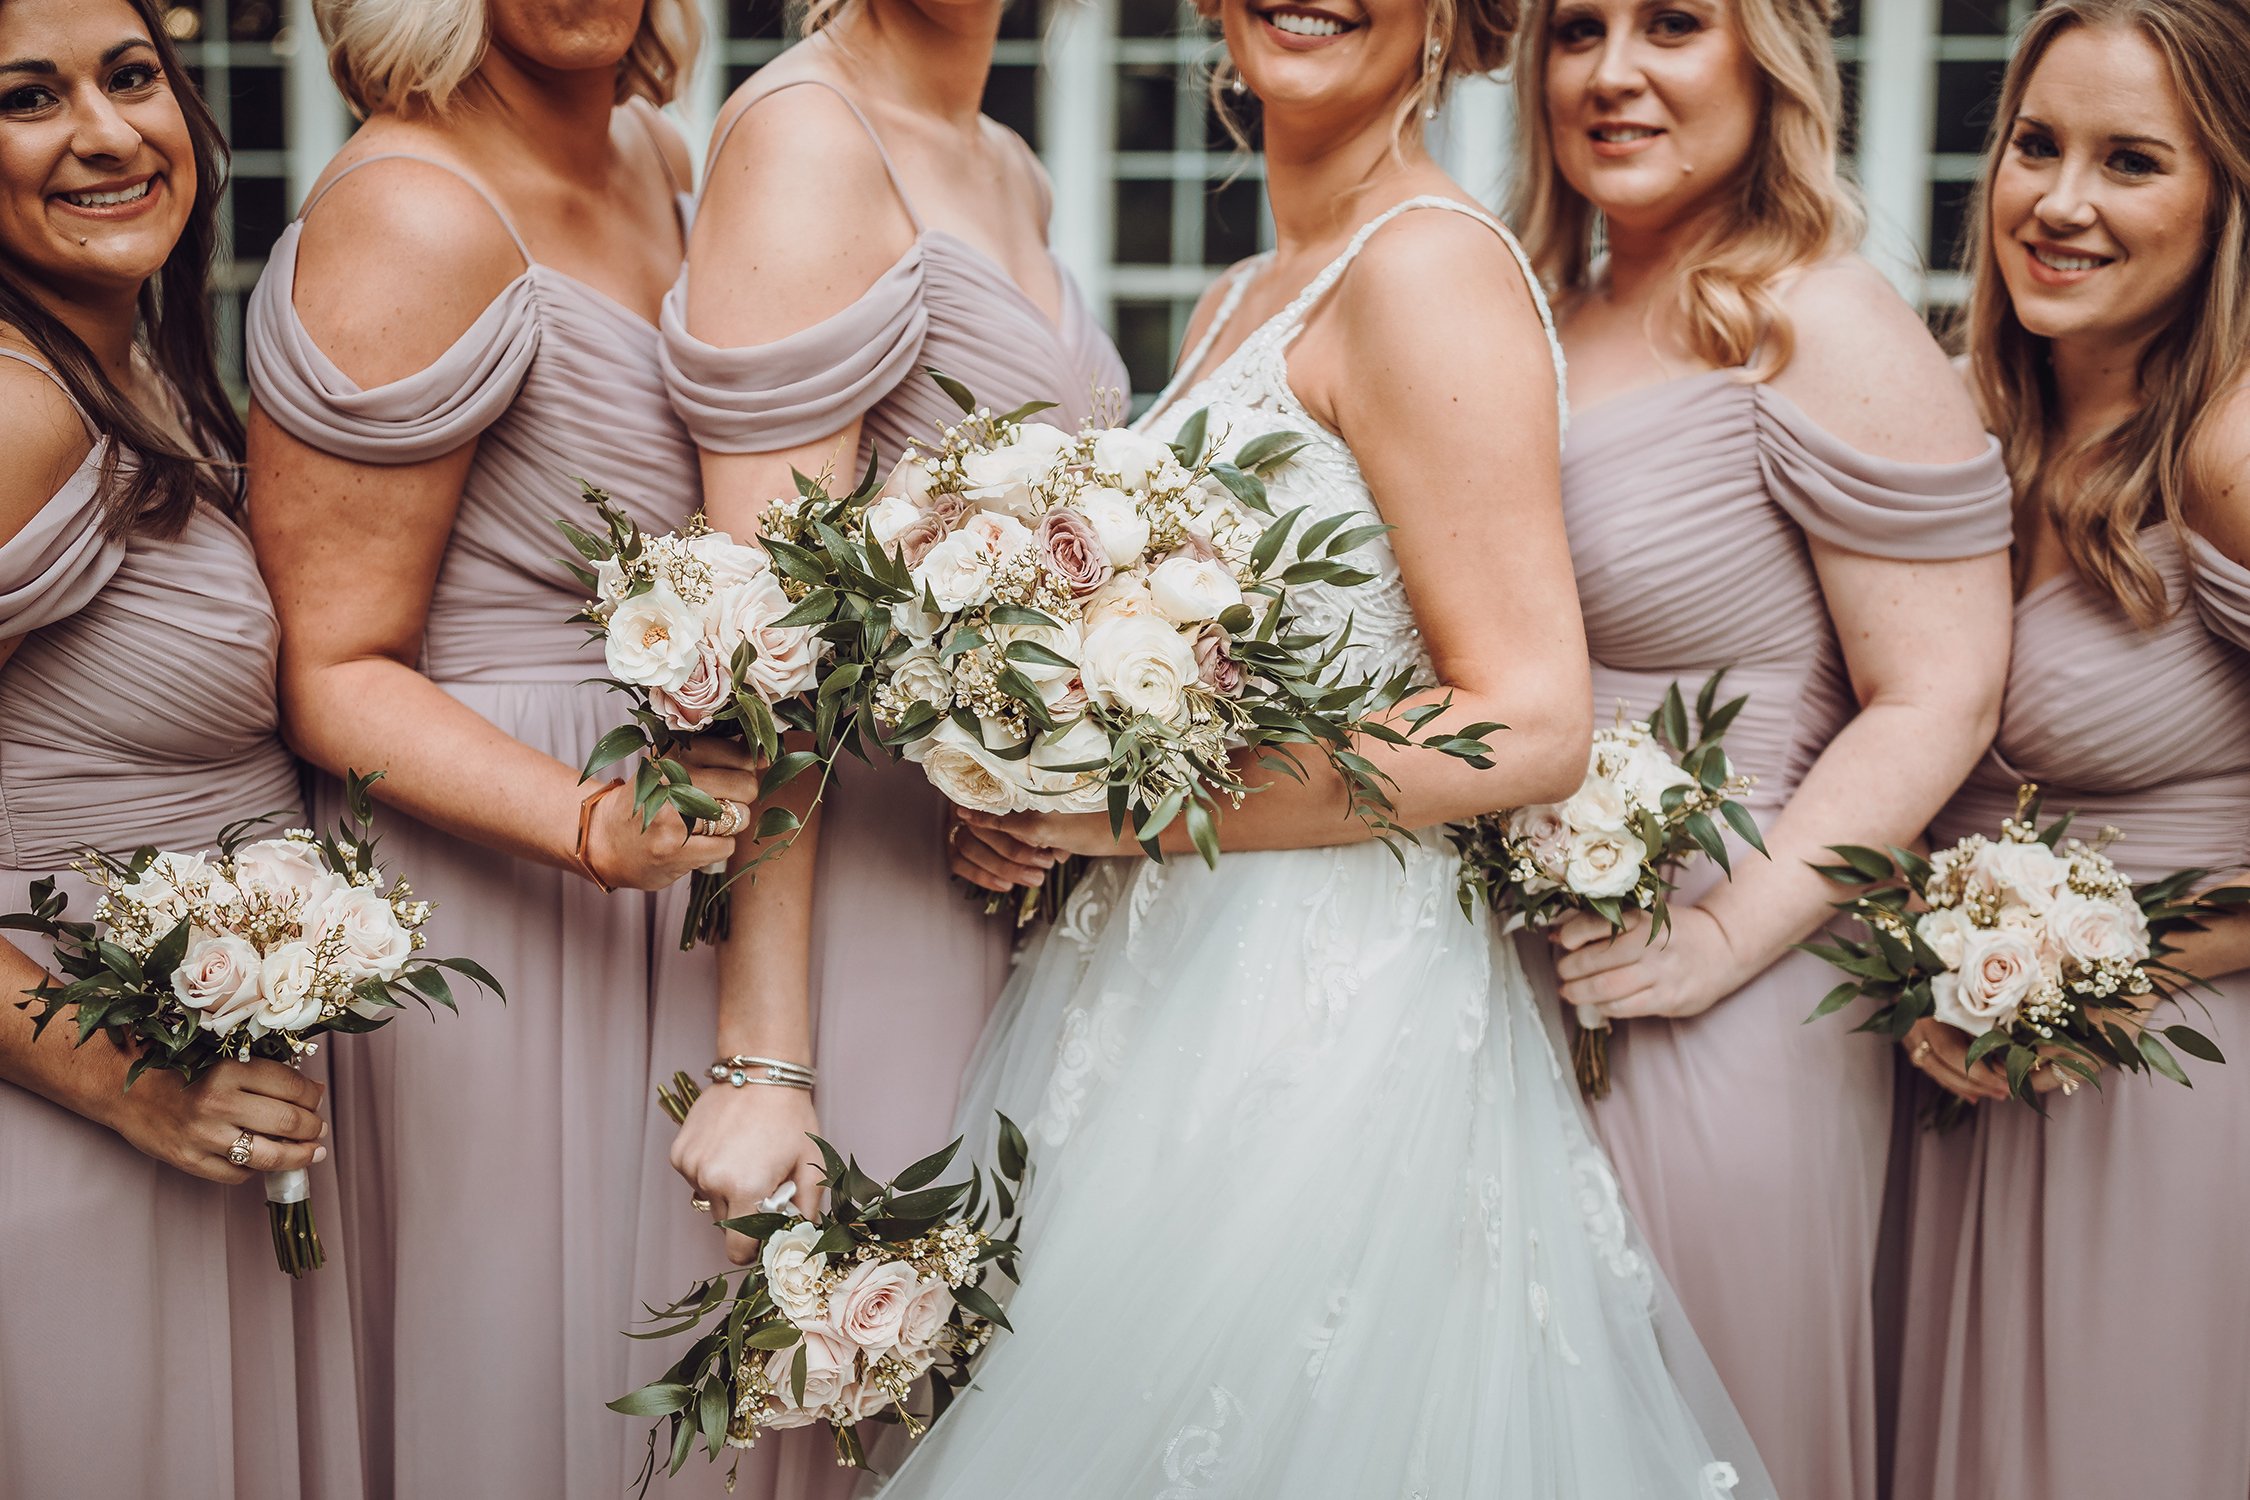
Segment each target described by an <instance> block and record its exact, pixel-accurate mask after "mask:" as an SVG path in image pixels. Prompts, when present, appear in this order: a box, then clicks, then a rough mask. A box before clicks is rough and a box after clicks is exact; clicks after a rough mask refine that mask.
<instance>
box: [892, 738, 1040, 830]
mask: <svg viewBox="0 0 2250 1500" xmlns="http://www.w3.org/2000/svg"><path fill="white" fill-rule="evenodd" d="M983 729H984V736H985V739H986V741H988V742H990V741H1003V742H1004V741H1005V740H1006V738H1007V729H1006V727H1005V726H1003V725H1000V724H997V723H994V722H992V721H991V720H986V721H985V723H984V725H983ZM914 748H915V750H916V754H915V756H913V757H912V758H914V759H919V760H920V761H921V763H922V774H923V775H924V776H927V777H929V779H930V785H932V786H934V787H936V788H937V789H938V791H940V792H941V793H943V794H944V796H945V799H946V800H947V801H948V802H951V803H953V804H954V805H955V806H957V807H969V808H974V809H976V810H977V811H978V812H988V813H1012V812H1024V811H1026V810H1028V809H1029V808H1030V807H1031V806H1032V800H1031V797H1030V787H1029V784H1028V782H1027V780H1026V777H1025V774H1024V773H1025V769H1026V767H1025V766H1024V763H1023V762H1022V761H1020V760H1002V759H1001V758H1000V757H999V756H997V755H994V754H993V753H992V752H991V751H989V750H987V749H985V748H984V746H983V745H981V744H979V743H978V742H977V741H976V739H975V738H974V737H972V736H971V735H970V734H969V732H968V731H967V730H965V729H963V728H962V727H961V726H960V725H959V724H956V723H954V722H953V721H952V720H951V719H947V720H946V721H945V722H943V723H942V724H940V725H938V727H937V730H936V732H935V733H933V734H931V735H930V736H929V737H928V738H927V739H924V740H921V741H919V742H917V744H916V746H915V747H914Z"/></svg>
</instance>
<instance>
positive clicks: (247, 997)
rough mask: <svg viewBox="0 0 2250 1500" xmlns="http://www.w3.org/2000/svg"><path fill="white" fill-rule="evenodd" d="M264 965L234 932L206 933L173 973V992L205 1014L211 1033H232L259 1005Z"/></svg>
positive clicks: (193, 945) (206, 1023)
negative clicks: (261, 972) (260, 976)
mask: <svg viewBox="0 0 2250 1500" xmlns="http://www.w3.org/2000/svg"><path fill="white" fill-rule="evenodd" d="M263 966H264V963H263V960H261V959H260V958H259V957H258V950H257V949H255V948H253V947H251V946H250V944H249V943H247V942H246V941H244V940H243V939H241V938H239V937H236V936H234V935H233V934H232V933H205V934H203V935H202V936H200V937H198V938H196V939H195V941H193V942H191V943H189V944H188V948H187V952H186V953H185V954H184V955H182V957H181V959H180V966H179V967H178V968H177V969H174V970H173V971H172V993H173V994H175V995H177V996H179V997H180V1003H181V1004H182V1005H185V1006H186V1007H187V1008H188V1009H190V1010H196V1011H202V1012H203V1013H204V1019H203V1022H202V1024H203V1025H204V1026H205V1027H206V1028H207V1029H209V1030H212V1031H221V1032H224V1031H232V1030H233V1029H234V1028H235V1027H237V1026H239V1025H241V1024H242V1022H243V1021H244V1020H246V1019H248V1018H249V1015H250V1013H251V1012H252V1011H253V1010H255V1009H256V1008H257V1004H258V975H259V971H260V970H261V969H262V968H263Z"/></svg>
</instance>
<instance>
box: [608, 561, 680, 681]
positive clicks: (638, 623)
mask: <svg viewBox="0 0 2250 1500" xmlns="http://www.w3.org/2000/svg"><path fill="white" fill-rule="evenodd" d="M702 639H703V626H702V622H701V621H700V620H699V619H698V618H697V617H696V612H695V611H694V610H693V609H691V608H689V607H688V605H687V602H686V601H685V600H683V599H681V598H680V596H679V595H678V594H675V593H673V592H672V590H671V589H669V588H667V587H666V586H665V585H663V584H657V585H655V586H654V587H652V588H650V589H648V590H647V591H645V592H643V593H639V594H635V595H634V596H633V597H632V598H630V599H627V600H626V601H625V602H624V603H622V604H620V605H618V606H617V608H616V610H615V611H614V612H613V613H612V614H611V615H610V617H609V622H608V626H607V630H606V634H605V635H604V637H603V642H602V655H603V659H604V661H605V663H606V664H607V666H608V668H609V675H610V676H612V677H614V678H616V679H617V680H618V681H619V682H625V683H630V684H632V685H633V686H635V687H645V688H676V687H678V686H679V685H680V684H681V683H682V682H684V681H686V680H687V676H688V674H689V673H690V672H692V671H694V670H695V650H696V644H697V643H698V642H699V641H701V640H702Z"/></svg>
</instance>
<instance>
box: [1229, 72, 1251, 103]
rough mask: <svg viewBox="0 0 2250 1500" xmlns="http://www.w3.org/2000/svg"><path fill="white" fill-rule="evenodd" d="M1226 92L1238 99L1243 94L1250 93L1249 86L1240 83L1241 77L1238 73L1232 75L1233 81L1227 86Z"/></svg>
mask: <svg viewBox="0 0 2250 1500" xmlns="http://www.w3.org/2000/svg"><path fill="white" fill-rule="evenodd" d="M1227 92H1228V93H1230V94H1232V95H1234V96H1235V97H1236V98H1237V99H1239V98H1241V97H1242V96H1243V95H1244V94H1247V93H1249V92H1250V85H1248V84H1246V83H1244V82H1243V81H1242V75H1241V74H1240V73H1237V74H1235V75H1234V80H1233V81H1232V82H1231V83H1229V84H1228V85H1227Z"/></svg>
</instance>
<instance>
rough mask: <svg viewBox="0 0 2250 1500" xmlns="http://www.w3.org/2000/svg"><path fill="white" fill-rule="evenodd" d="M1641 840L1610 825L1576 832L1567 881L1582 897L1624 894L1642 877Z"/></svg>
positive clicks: (1565, 867)
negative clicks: (1609, 826)
mask: <svg viewBox="0 0 2250 1500" xmlns="http://www.w3.org/2000/svg"><path fill="white" fill-rule="evenodd" d="M1644 852H1645V851H1644V850H1643V848H1642V846H1641V841H1640V840H1639V839H1637V838H1631V837H1628V836H1627V835H1624V834H1621V833H1619V832H1617V831H1616V830H1615V829H1610V828H1591V829H1587V830H1585V831H1583V832H1581V833H1577V834H1573V835H1572V836H1571V840H1570V855H1569V858H1568V859H1566V860H1565V861H1564V862H1563V883H1564V884H1565V885H1567V886H1569V887H1570V889H1571V890H1573V891H1575V892H1577V893H1578V894H1579V895H1581V896H1589V897H1609V896H1623V895H1625V894H1627V893H1628V892H1630V891H1631V890H1632V889H1633V887H1634V886H1636V885H1638V884H1640V880H1641V855H1642V854H1643V853H1644Z"/></svg>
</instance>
